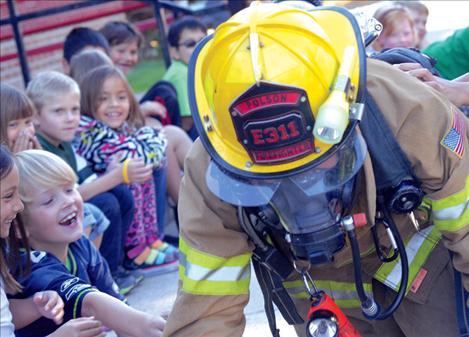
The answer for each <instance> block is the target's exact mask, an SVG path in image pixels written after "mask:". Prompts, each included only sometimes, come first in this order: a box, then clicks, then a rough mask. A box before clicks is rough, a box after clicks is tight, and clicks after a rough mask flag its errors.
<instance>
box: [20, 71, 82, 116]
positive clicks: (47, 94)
mask: <svg viewBox="0 0 469 337" xmlns="http://www.w3.org/2000/svg"><path fill="white" fill-rule="evenodd" d="M72 91H74V92H77V93H80V87H79V86H78V84H77V82H75V80H74V79H72V78H71V77H69V76H67V75H64V74H62V73H59V72H58V71H53V70H52V71H43V72H40V73H39V74H38V75H37V76H36V77H35V78H33V80H32V81H31V82H29V83H28V86H27V87H26V94H27V95H28V97H29V98H30V99H31V101H33V103H34V105H35V106H36V109H37V112H38V113H39V114H40V113H41V109H42V108H43V107H44V104H45V103H46V102H48V101H49V100H50V99H51V98H53V97H58V96H59V94H63V93H69V92H72Z"/></svg>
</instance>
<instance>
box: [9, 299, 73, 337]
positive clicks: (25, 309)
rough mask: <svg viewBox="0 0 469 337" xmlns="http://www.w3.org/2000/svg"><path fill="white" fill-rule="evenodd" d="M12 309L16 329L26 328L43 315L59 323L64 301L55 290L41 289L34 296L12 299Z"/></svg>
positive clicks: (62, 313) (61, 317)
mask: <svg viewBox="0 0 469 337" xmlns="http://www.w3.org/2000/svg"><path fill="white" fill-rule="evenodd" d="M9 302H10V311H11V314H12V316H13V324H14V325H15V328H16V329H21V328H24V327H25V326H27V325H29V324H31V323H32V322H34V321H35V320H37V319H39V318H41V317H42V316H44V317H46V318H49V319H51V320H53V321H54V322H55V324H57V325H59V324H60V323H62V319H63V315H64V302H63V301H62V298H60V296H59V294H58V293H57V292H55V291H53V290H46V291H39V292H37V293H36V294H34V296H33V297H30V298H25V299H10V301H9Z"/></svg>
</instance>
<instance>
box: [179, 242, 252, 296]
mask: <svg viewBox="0 0 469 337" xmlns="http://www.w3.org/2000/svg"><path fill="white" fill-rule="evenodd" d="M179 251H180V256H179V278H180V279H181V281H182V289H183V290H184V291H185V292H187V293H191V294H196V295H217V296H224V295H241V294H247V293H248V290H249V281H250V264H249V262H250V259H251V254H250V253H246V254H242V255H238V256H234V257H231V258H222V257H219V256H214V255H210V254H207V253H204V252H201V251H199V250H197V249H194V248H192V247H190V246H189V245H188V244H187V243H186V242H185V240H184V239H183V238H182V237H180V239H179Z"/></svg>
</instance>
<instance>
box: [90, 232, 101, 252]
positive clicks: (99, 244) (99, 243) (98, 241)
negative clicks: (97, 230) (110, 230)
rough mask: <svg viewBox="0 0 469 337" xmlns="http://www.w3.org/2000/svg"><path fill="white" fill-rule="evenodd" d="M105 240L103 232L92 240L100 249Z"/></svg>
mask: <svg viewBox="0 0 469 337" xmlns="http://www.w3.org/2000/svg"><path fill="white" fill-rule="evenodd" d="M102 241H103V234H99V235H98V236H97V237H96V239H94V240H93V241H92V242H93V244H94V246H95V247H96V249H99V247H101V242H102Z"/></svg>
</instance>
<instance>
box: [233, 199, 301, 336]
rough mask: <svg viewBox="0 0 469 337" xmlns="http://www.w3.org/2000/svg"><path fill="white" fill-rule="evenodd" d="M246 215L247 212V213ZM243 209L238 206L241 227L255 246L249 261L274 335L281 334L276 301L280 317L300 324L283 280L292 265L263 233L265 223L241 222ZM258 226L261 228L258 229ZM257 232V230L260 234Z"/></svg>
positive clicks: (243, 216) (289, 322)
mask: <svg viewBox="0 0 469 337" xmlns="http://www.w3.org/2000/svg"><path fill="white" fill-rule="evenodd" d="M247 216H248V217H249V215H247ZM245 217H246V210H245V209H244V208H242V207H239V208H238V218H239V220H240V224H241V227H242V228H243V229H244V231H245V233H246V234H247V235H248V236H249V238H250V239H251V241H252V242H253V243H254V245H255V246H256V248H255V249H254V251H253V258H252V264H253V267H254V271H255V273H256V277H257V280H258V282H259V285H260V288H261V290H262V294H263V297H264V308H265V314H266V316H267V320H268V322H269V326H270V330H271V332H272V336H273V337H280V331H279V329H277V325H276V320H275V311H274V307H273V304H272V303H275V305H276V306H277V308H278V309H279V311H280V313H281V314H282V316H283V318H284V319H285V320H286V321H287V323H288V324H290V325H296V324H302V323H303V319H302V318H301V316H300V315H299V314H298V311H297V310H296V306H295V304H294V303H293V300H292V299H291V297H290V295H289V294H288V292H287V290H286V289H285V287H284V285H283V281H284V280H285V279H286V278H287V277H288V276H289V275H290V274H291V273H292V272H293V270H294V268H293V265H292V263H291V262H290V261H289V260H288V258H287V257H286V256H285V255H284V254H283V253H282V252H281V251H280V250H278V249H277V248H275V247H274V246H273V245H272V244H270V243H269V242H268V241H267V240H266V238H265V237H264V235H263V234H261V233H266V231H265V230H263V229H262V228H264V227H265V226H263V225H260V224H259V223H258V224H257V226H254V225H253V223H252V222H251V221H244V220H245ZM258 227H261V228H258ZM259 232H260V233H259Z"/></svg>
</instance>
